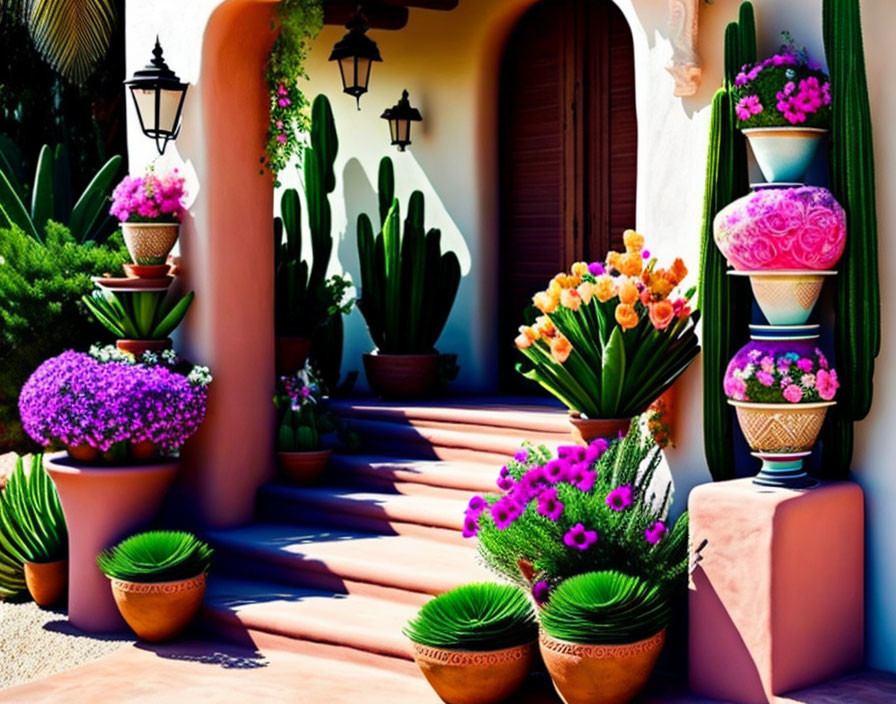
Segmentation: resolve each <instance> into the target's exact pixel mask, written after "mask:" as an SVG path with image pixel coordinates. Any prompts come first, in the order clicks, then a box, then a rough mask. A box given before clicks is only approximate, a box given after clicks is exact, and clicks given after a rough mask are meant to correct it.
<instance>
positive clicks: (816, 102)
mask: <svg viewBox="0 0 896 704" xmlns="http://www.w3.org/2000/svg"><path fill="white" fill-rule="evenodd" d="M754 97H755V96H754ZM775 97H777V99H778V104H777V108H778V110H780V111H781V112H782V113H783V115H784V119H785V120H787V121H788V122H789V123H790V124H791V125H798V124H800V123H802V122H805V121H806V117H807V116H808V115H811V114H812V113H814V112H816V111H817V110H818V109H819V108H820V107H822V106H823V105H830V104H831V84H830V82H827V81H826V82H825V83H824V84H821V83H820V82H819V80H818V78H817V77H815V76H809V77H808V78H804V79H802V80H801V81H800V82H799V87H797V85H796V84H795V83H794V82H793V81H789V82H788V83H787V84H786V85H785V86H784V90H782V91H779V92H778V93H777V95H776V96H775ZM744 100H746V98H745V99H744ZM757 101H758V98H757ZM741 102H743V101H741ZM761 110H762V106H760V112H761ZM753 114H756V113H753ZM738 117H740V112H738ZM741 119H749V116H747V117H746V118H741Z"/></svg>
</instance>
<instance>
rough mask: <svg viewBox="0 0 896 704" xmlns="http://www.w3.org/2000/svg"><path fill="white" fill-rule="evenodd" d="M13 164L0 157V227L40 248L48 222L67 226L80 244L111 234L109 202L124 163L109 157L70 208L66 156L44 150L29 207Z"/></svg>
mask: <svg viewBox="0 0 896 704" xmlns="http://www.w3.org/2000/svg"><path fill="white" fill-rule="evenodd" d="M13 161H14V160H13V159H11V158H7V156H6V155H4V154H3V153H2V151H0V227H11V226H12V225H16V226H18V227H19V228H20V229H21V230H23V231H24V232H25V233H27V234H28V235H30V236H31V237H33V238H34V239H35V240H37V241H38V242H41V243H42V242H43V241H44V229H45V228H46V226H47V220H54V221H56V222H58V223H61V224H63V225H67V226H68V227H69V229H70V230H71V233H72V236H73V237H74V238H75V240H77V241H78V242H81V243H84V242H91V241H94V240H100V239H102V238H103V237H104V236H105V235H108V234H109V232H110V230H111V223H112V220H111V218H109V217H108V214H107V212H106V211H107V209H108V204H107V200H108V198H109V194H110V193H111V192H112V184H113V183H114V182H115V178H116V176H118V172H119V170H120V169H121V162H122V159H121V157H120V156H117V155H116V156H113V157H112V158H111V159H109V161H107V162H106V163H105V164H104V165H103V167H102V168H101V169H100V170H99V171H98V172H97V173H96V175H95V176H94V177H93V179H92V180H91V181H90V183H89V184H88V185H87V188H85V189H84V192H83V193H82V194H81V195H80V197H79V198H78V200H77V201H75V203H74V205H73V204H72V195H73V194H72V176H71V168H70V166H69V158H68V150H67V149H66V147H65V145H64V144H57V145H56V148H55V149H52V148H51V147H50V146H49V145H47V144H45V145H44V146H43V148H42V149H41V151H40V156H39V157H38V160H37V169H36V171H35V174H34V185H33V186H32V188H31V203H30V205H27V204H26V201H27V200H28V199H27V198H26V197H25V189H24V188H23V187H22V184H21V183H20V182H19V179H18V177H17V176H16V173H15V169H14V168H13V166H12V163H13Z"/></svg>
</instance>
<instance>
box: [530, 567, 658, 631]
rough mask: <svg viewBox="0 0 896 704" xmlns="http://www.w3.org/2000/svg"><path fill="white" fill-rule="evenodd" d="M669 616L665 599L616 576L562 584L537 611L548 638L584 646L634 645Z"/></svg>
mask: <svg viewBox="0 0 896 704" xmlns="http://www.w3.org/2000/svg"><path fill="white" fill-rule="evenodd" d="M671 614H672V607H671V601H670V599H669V594H668V593H667V592H666V591H664V590H663V589H662V588H661V587H660V586H658V585H651V584H650V583H648V582H646V581H644V580H643V579H640V578H639V577H633V576H630V575H627V574H623V573H621V572H612V571H602V572H587V573H585V574H580V575H577V576H575V577H570V578H569V579H567V580H566V581H565V582H563V583H562V584H561V585H560V586H558V587H557V589H555V590H554V593H553V594H551V600H550V601H549V602H548V603H547V604H545V606H544V609H542V612H541V615H540V616H541V618H540V620H541V627H542V628H543V629H544V632H545V633H547V634H548V635H549V636H551V637H552V638H557V639H558V640H564V641H567V642H569V643H581V644H588V645H621V644H625V643H636V642H638V641H640V640H644V639H645V638H650V637H651V636H653V635H655V634H657V633H659V632H660V631H661V630H662V629H664V628H665V627H666V626H667V625H668V623H669V619H670V617H671Z"/></svg>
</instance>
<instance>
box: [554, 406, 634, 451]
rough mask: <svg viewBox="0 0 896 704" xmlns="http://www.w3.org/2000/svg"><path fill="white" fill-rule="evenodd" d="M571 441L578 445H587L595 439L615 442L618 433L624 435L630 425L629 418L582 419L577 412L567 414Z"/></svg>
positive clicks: (630, 420)
mask: <svg viewBox="0 0 896 704" xmlns="http://www.w3.org/2000/svg"><path fill="white" fill-rule="evenodd" d="M569 422H570V423H571V424H572V439H573V440H574V441H575V442H577V443H579V444H580V445H588V444H589V443H590V442H591V441H592V440H596V439H597V438H606V439H607V440H608V441H610V440H615V439H616V438H617V437H619V433H622V434H623V435H625V434H626V433H627V432H628V429H629V426H631V424H632V419H631V418H582V416H581V414H580V413H579V412H578V411H570V412H569Z"/></svg>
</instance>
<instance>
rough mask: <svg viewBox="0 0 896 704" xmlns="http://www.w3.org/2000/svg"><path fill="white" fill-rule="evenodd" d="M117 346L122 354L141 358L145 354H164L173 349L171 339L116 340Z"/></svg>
mask: <svg viewBox="0 0 896 704" xmlns="http://www.w3.org/2000/svg"><path fill="white" fill-rule="evenodd" d="M115 346H116V347H117V348H118V349H120V350H121V351H122V352H130V353H131V354H132V355H134V356H135V357H137V358H139V357H141V356H142V355H143V353H144V352H162V351H163V350H168V349H171V338H170V337H166V338H165V339H164V340H116V341H115Z"/></svg>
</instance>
